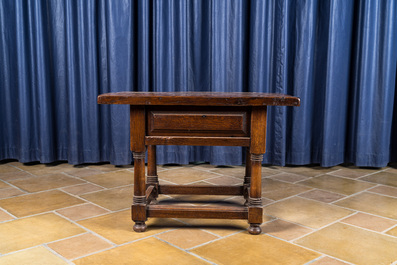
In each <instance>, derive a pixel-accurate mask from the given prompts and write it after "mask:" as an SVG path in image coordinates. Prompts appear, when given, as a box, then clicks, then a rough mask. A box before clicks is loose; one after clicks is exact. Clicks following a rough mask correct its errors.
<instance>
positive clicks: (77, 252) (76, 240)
mask: <svg viewBox="0 0 397 265" xmlns="http://www.w3.org/2000/svg"><path fill="white" fill-rule="evenodd" d="M48 247H50V248H51V249H53V250H54V251H56V252H57V253H58V254H60V255H62V256H63V257H65V258H66V259H76V258H79V257H82V256H86V255H89V254H91V253H94V252H98V251H101V250H105V249H108V248H112V247H113V245H112V244H110V243H108V242H107V241H105V240H103V239H101V238H99V237H97V236H95V235H93V234H83V235H78V236H76V237H72V238H68V239H64V240H60V241H57V242H54V243H51V244H48Z"/></svg>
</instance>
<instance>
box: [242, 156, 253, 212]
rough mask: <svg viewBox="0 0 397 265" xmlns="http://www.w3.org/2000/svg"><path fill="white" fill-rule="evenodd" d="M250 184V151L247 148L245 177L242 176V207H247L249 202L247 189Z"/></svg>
mask: <svg viewBox="0 0 397 265" xmlns="http://www.w3.org/2000/svg"><path fill="white" fill-rule="evenodd" d="M250 184H251V153H250V149H249V148H247V151H246V158H245V176H244V183H243V186H244V199H245V203H244V206H248V202H249V187H250Z"/></svg>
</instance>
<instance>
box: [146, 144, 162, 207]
mask: <svg viewBox="0 0 397 265" xmlns="http://www.w3.org/2000/svg"><path fill="white" fill-rule="evenodd" d="M147 184H149V185H153V186H154V190H153V193H152V197H151V202H150V204H157V203H158V202H157V198H158V190H159V178H158V176H157V164H156V146H155V145H149V146H148V161H147Z"/></svg>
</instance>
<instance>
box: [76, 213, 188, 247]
mask: <svg viewBox="0 0 397 265" xmlns="http://www.w3.org/2000/svg"><path fill="white" fill-rule="evenodd" d="M78 223H79V224H80V225H82V226H84V227H86V228H88V229H90V230H91V231H94V232H95V233H97V234H99V235H101V236H103V237H104V238H106V239H108V240H110V241H112V242H113V243H115V244H123V243H127V242H130V241H133V240H137V239H140V238H144V237H148V236H151V235H155V234H158V233H160V232H165V231H168V230H171V229H175V228H180V227H183V226H185V225H184V224H182V223H181V222H178V221H176V220H174V219H157V218H149V220H148V221H147V222H146V224H147V226H148V228H147V231H146V232H144V233H136V232H134V231H133V230H132V227H133V225H134V222H133V221H132V220H131V211H130V210H126V211H121V212H116V213H111V214H107V215H102V216H99V217H94V218H90V219H85V220H83V221H79V222H78Z"/></svg>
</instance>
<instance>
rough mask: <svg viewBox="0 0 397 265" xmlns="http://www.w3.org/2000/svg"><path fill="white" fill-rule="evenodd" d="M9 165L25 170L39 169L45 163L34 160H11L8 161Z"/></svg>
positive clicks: (43, 166)
mask: <svg viewBox="0 0 397 265" xmlns="http://www.w3.org/2000/svg"><path fill="white" fill-rule="evenodd" d="M9 164H10V165H11V166H14V167H17V168H19V169H21V170H25V171H28V172H30V171H37V170H41V169H43V168H45V167H46V165H45V164H40V163H38V162H34V163H26V164H24V163H20V162H11V163H9Z"/></svg>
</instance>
